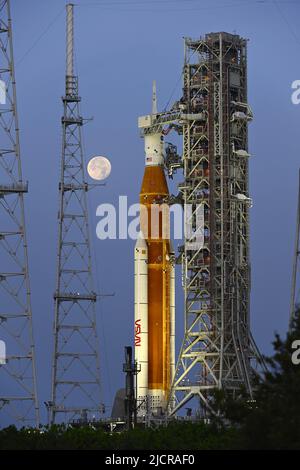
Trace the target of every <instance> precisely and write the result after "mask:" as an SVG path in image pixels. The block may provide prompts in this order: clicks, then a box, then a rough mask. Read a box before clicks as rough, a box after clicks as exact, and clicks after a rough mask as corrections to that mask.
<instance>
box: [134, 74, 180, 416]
mask: <svg viewBox="0 0 300 470" xmlns="http://www.w3.org/2000/svg"><path fill="white" fill-rule="evenodd" d="M156 114H157V107H156V90H155V83H154V84H153V102H152V114H151V115H148V116H144V117H142V118H140V119H139V123H140V122H142V125H140V127H146V128H147V131H146V132H144V141H145V172H144V177H143V182H142V187H141V191H140V235H139V238H138V240H137V242H136V245H135V249H134V275H135V294H134V295H135V308H134V310H135V331H134V338H135V360H136V361H137V363H138V364H139V365H140V368H141V370H140V372H139V373H138V375H137V406H138V409H137V413H138V416H143V415H145V414H146V413H147V412H149V411H150V412H151V413H154V414H157V413H160V412H163V410H164V409H165V408H166V405H167V400H168V398H169V393H170V388H171V384H172V380H173V376H174V372H175V267H174V252H173V247H172V244H171V242H170V225H169V206H168V204H166V203H162V201H163V200H164V199H165V198H166V197H167V196H168V195H169V190H168V185H167V181H166V177H165V172H164V142H163V128H162V126H159V125H156V126H155V125H154V126H153V122H154V121H155V115H156ZM141 120H142V121H141ZM143 122H144V123H145V122H146V125H144V124H143ZM147 123H149V126H148V125H147Z"/></svg>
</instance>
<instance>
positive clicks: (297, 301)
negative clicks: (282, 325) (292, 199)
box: [290, 170, 300, 326]
mask: <svg viewBox="0 0 300 470" xmlns="http://www.w3.org/2000/svg"><path fill="white" fill-rule="evenodd" d="M299 255H300V170H299V182H298V203H297V219H296V238H295V247H294V259H293V273H292V290H291V303H290V326H292V323H293V320H294V318H295V315H296V310H297V309H299V307H300V276H299V275H300V258H299Z"/></svg>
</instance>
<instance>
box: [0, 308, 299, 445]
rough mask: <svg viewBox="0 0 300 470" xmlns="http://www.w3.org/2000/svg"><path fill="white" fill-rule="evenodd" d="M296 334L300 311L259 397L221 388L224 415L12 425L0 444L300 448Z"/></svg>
mask: <svg viewBox="0 0 300 470" xmlns="http://www.w3.org/2000/svg"><path fill="white" fill-rule="evenodd" d="M294 340H300V314H299V313H298V314H297V318H296V319H295V321H294V323H293V325H292V329H291V332H290V333H288V334H287V337H286V339H285V340H282V339H281V338H280V337H279V336H278V335H276V336H275V340H274V343H273V345H274V355H273V357H271V358H265V361H266V363H267V364H268V371H267V372H266V373H265V374H264V376H263V377H261V378H257V384H256V390H255V394H254V400H252V401H249V399H248V397H247V395H246V393H245V391H243V390H241V394H240V397H239V398H238V399H233V398H232V397H230V396H227V395H226V394H224V392H217V393H216V394H215V407H216V409H217V410H218V411H219V417H218V418H216V417H214V418H212V420H211V423H210V424H205V423H203V422H199V423H192V422H189V421H182V422H180V421H174V422H171V423H170V424H169V425H168V426H166V427H160V428H158V429H142V428H139V427H137V428H136V429H134V430H132V431H129V432H127V431H124V432H122V433H112V434H110V433H107V432H105V431H103V430H102V429H93V428H92V427H88V426H87V427H79V428H73V427H66V426H52V427H50V428H45V429H43V430H37V429H28V428H23V429H20V430H17V429H16V428H15V427H14V426H10V427H8V428H6V429H3V430H1V431H0V450H4V449H8V450H18V449H25V450H29V449H33V450H37V449H51V450H54V449H60V450H63V449H64V450H73V449H74V450H75V449H76V450H77V449H79V450H80V449H82V450H83V449H91V450H96V449H97V450H101V449H103V450H123V449H147V450H152V449H158V450H180V449H188V450H206V449H300V399H299V395H300V365H294V364H293V363H292V360H291V356H292V353H293V349H292V343H293V341H294Z"/></svg>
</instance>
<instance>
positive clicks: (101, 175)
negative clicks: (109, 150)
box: [87, 157, 111, 181]
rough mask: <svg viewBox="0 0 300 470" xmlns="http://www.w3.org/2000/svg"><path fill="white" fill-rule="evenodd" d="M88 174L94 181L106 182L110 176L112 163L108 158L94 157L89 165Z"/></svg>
mask: <svg viewBox="0 0 300 470" xmlns="http://www.w3.org/2000/svg"><path fill="white" fill-rule="evenodd" d="M87 172H88V174H89V176H90V177H91V178H93V179H94V180H98V181H100V180H105V178H107V177H108V176H109V175H110V172H111V163H110V161H109V160H108V159H107V158H106V157H93V158H91V160H90V161H89V163H88V166H87Z"/></svg>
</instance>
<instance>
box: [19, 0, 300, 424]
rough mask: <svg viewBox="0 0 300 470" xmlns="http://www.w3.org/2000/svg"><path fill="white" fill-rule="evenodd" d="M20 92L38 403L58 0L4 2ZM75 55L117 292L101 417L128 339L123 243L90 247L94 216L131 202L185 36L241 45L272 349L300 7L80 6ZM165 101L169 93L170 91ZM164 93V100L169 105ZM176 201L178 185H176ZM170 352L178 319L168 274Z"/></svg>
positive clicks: (260, 327) (109, 278)
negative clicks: (99, 230)
mask: <svg viewBox="0 0 300 470" xmlns="http://www.w3.org/2000/svg"><path fill="white" fill-rule="evenodd" d="M11 3H12V5H11V9H12V19H13V35H14V52H15V63H16V80H17V95H18V107H19V120H20V129H21V135H20V137H21V155H22V164H23V174H24V180H28V181H29V194H28V195H27V196H26V201H25V202H26V219H27V235H28V242H29V262H30V275H31V287H32V304H33V315H34V330H35V341H36V352H37V358H38V364H37V366H38V385H39V398H40V403H41V411H42V417H43V420H45V419H46V414H45V410H44V405H43V402H44V401H45V400H48V399H49V398H50V377H51V375H50V370H51V369H50V366H51V353H52V322H53V315H54V308H53V307H54V305H53V291H54V285H55V255H56V244H57V210H58V178H59V164H60V145H61V126H60V119H61V114H62V103H61V100H60V97H61V96H62V95H63V93H64V75H65V8H64V7H65V4H66V2H65V1H64V0H51V1H50V0H39V1H38V0H27V1H26V2H25V1H24V0H12V2H11ZM76 4H77V5H78V6H77V7H76V8H75V47H76V64H77V73H78V74H79V77H80V82H79V87H80V95H81V96H82V114H83V116H85V117H92V116H93V117H94V120H93V121H92V122H91V123H89V124H88V125H86V126H85V127H84V147H85V156H86V160H87V161H88V160H89V159H90V158H91V157H92V156H94V155H97V154H103V155H106V156H107V157H108V158H109V159H110V161H111V164H112V173H111V176H110V178H109V179H108V180H107V184H106V186H105V187H102V188H95V189H93V190H92V191H91V192H90V193H89V207H90V221H91V236H92V243H93V263H94V268H95V269H94V271H95V277H96V278H97V279H96V282H95V284H96V286H97V290H98V291H101V292H102V293H108V294H109V293H111V292H115V296H114V297H107V298H104V299H103V300H102V301H101V302H100V305H99V304H98V309H97V311H98V319H99V321H98V328H99V334H100V340H101V346H100V347H101V366H102V381H103V393H104V402H105V404H106V405H107V408H108V411H110V406H111V404H112V400H113V396H114V394H115V392H116V390H117V389H118V388H120V387H122V386H123V381H124V377H123V373H122V363H123V356H124V353H123V350H124V346H125V345H129V344H132V339H133V335H132V330H133V328H132V324H133V247H134V242H133V241H132V240H106V241H100V240H98V239H97V237H96V224H97V217H96V208H97V206H98V205H99V204H101V203H112V204H115V205H117V203H118V198H119V196H120V195H127V196H128V200H129V203H134V202H138V193H139V188H140V184H141V179H142V175H143V164H144V153H143V141H142V139H140V137H139V132H138V129H137V117H138V116H139V115H142V114H147V113H148V112H149V111H150V106H151V82H152V80H153V79H156V80H157V87H158V104H159V109H162V108H163V107H164V106H165V105H166V103H167V102H168V101H169V100H171V102H172V101H174V100H175V99H176V98H178V97H179V96H180V88H181V82H180V76H181V68H182V64H183V40H182V38H183V37H184V36H191V37H198V36H200V35H203V34H205V33H208V32H212V31H213V32H217V31H227V32H231V33H232V32H234V33H237V34H240V35H241V36H243V37H246V38H249V45H248V94H249V104H250V105H251V107H252V109H253V112H254V121H253V122H252V123H251V124H250V128H249V144H250V145H249V146H250V153H251V154H252V155H253V157H252V158H251V161H250V178H251V180H250V187H251V197H252V198H253V200H254V206H253V208H252V209H251V263H252V305H251V317H252V331H253V334H254V337H255V339H256V341H257V343H258V345H259V347H260V348H261V350H262V352H264V353H270V352H271V351H272V348H271V346H270V343H271V341H272V339H273V335H274V331H275V330H277V331H279V332H280V333H284V332H285V330H286V328H287V323H288V307H289V295H290V283H291V281H290V279H291V264H292V252H293V242H294V231H295V215H296V198H297V179H298V176H297V171H298V167H299V166H300V165H299V162H300V144H299V122H300V105H299V106H296V105H293V104H292V102H291V92H292V90H291V83H292V82H293V81H294V80H296V79H300V66H299V63H300V62H299V56H300V33H298V31H299V26H300V25H299V21H300V20H299V18H300V2H299V1H293V0H291V1H288V0H286V1H277V2H276V3H275V2H272V1H254V0H219V1H213V0H211V1H205V0H203V1H198V0H160V1H157V0H152V1H151V0H139V1H136V0H110V1H108V0H98V1H97V0H94V1H88V0H86V1H84V0H77V2H76ZM172 93H173V94H172ZM171 95H172V96H171ZM173 192H176V189H175V188H173ZM177 278H178V289H177V292H178V294H177V300H178V302H177V306H178V308H177V319H178V321H177V332H178V335H177V336H178V339H177V349H178V348H179V346H180V339H181V335H182V323H183V310H182V293H181V287H180V279H179V278H180V268H179V267H178V272H177Z"/></svg>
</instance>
